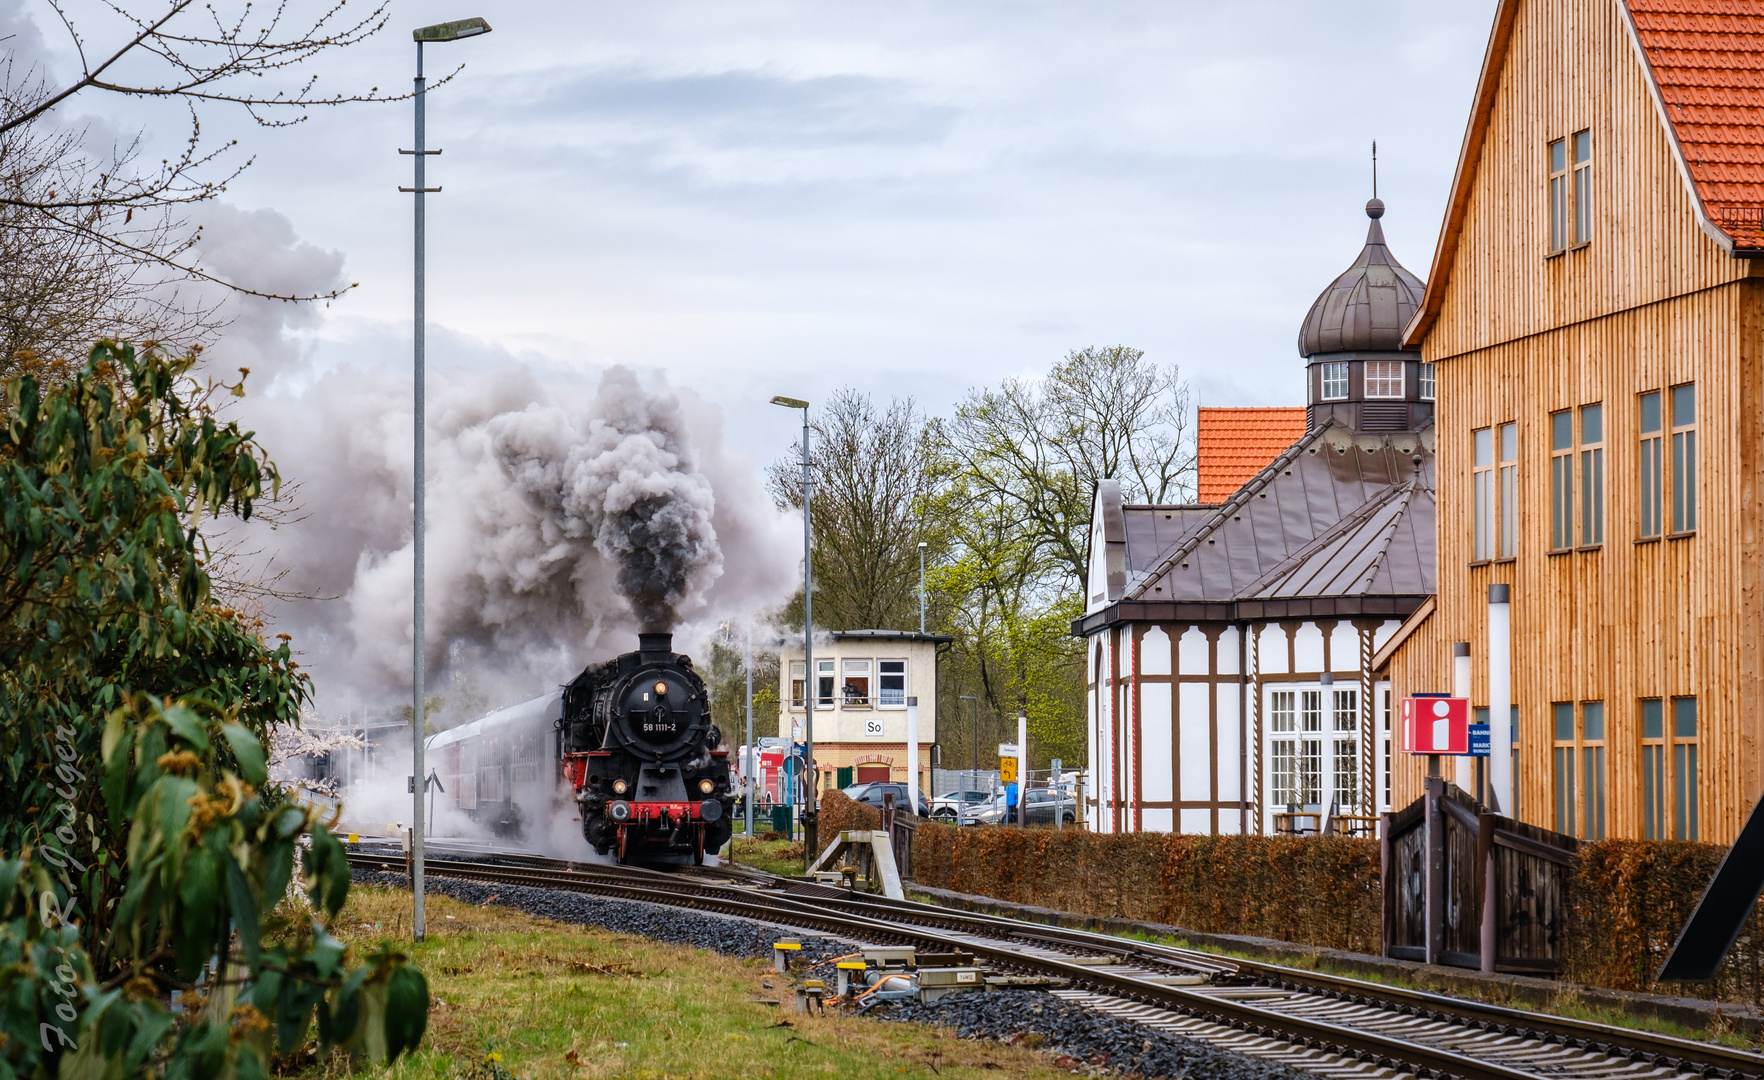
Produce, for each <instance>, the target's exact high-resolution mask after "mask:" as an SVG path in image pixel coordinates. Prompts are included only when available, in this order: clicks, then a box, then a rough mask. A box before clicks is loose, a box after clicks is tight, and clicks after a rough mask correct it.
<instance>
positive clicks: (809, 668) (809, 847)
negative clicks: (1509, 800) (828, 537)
mask: <svg viewBox="0 0 1764 1080" xmlns="http://www.w3.org/2000/svg"><path fill="white" fill-rule="evenodd" d="M814 490H815V481H814V476H813V474H812V473H811V472H810V466H809V412H808V407H807V406H806V405H805V406H803V410H802V659H803V674H804V675H805V676H806V677H807V678H808V680H809V683H808V686H807V687H805V689H806V690H807V693H805V694H804V695H803V701H802V704H803V712H802V742H803V748H802V765H803V778H804V780H805V781H806V783H805V789H806V791H807V794H806V795H805V796H804V798H803V803H802V811H801V812H802V832H803V837H804V839H805V840H806V841H807V842H806V843H805V844H804V845H803V851H804V852H805V854H804V856H803V857H804V858H806V859H809V860H813V859H814V858H815V855H816V854H817V852H816V851H815V842H816V841H817V840H818V839H819V837H818V836H816V835H815V833H814V829H813V826H814V814H815V805H816V800H817V799H818V797H819V795H820V792H819V791H818V790H817V789H818V788H819V787H820V775H819V774H818V773H817V772H816V771H815V693H816V691H817V690H819V688H820V687H819V682H820V680H819V679H818V678H816V675H815V615H814V610H815V609H814V604H815V576H814V567H815V564H814V549H813V546H812V544H811V538H812V537H813V535H814V533H813V529H812V527H811V525H810V523H809V500H810V499H811V498H812V497H813V496H814ZM834 677H835V679H837V678H838V675H837V673H835V676H834ZM834 690H835V691H837V690H838V687H837V686H835V687H834Z"/></svg>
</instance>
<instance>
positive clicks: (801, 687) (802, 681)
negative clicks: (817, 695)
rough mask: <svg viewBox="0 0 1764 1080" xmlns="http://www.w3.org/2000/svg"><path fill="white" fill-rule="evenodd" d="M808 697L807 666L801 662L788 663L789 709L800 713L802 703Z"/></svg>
mask: <svg viewBox="0 0 1764 1080" xmlns="http://www.w3.org/2000/svg"><path fill="white" fill-rule="evenodd" d="M807 695H808V664H807V663H806V662H804V661H802V660H792V661H790V708H791V709H793V710H795V711H797V712H801V711H802V707H803V701H804V699H805V698H806V697H807Z"/></svg>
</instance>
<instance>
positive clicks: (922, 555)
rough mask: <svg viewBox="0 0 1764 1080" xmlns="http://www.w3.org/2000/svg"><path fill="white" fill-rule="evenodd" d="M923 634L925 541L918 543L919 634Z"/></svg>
mask: <svg viewBox="0 0 1764 1080" xmlns="http://www.w3.org/2000/svg"><path fill="white" fill-rule="evenodd" d="M924 632H925V541H923V540H921V541H919V633H921V634H923V633H924Z"/></svg>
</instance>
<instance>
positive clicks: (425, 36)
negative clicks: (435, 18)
mask: <svg viewBox="0 0 1764 1080" xmlns="http://www.w3.org/2000/svg"><path fill="white" fill-rule="evenodd" d="M489 32H490V24H489V23H487V22H485V21H484V20H483V19H460V20H458V21H456V22H444V23H436V24H435V25H434V26H425V27H423V28H422V29H420V30H412V31H411V32H410V36H411V39H412V40H414V41H420V42H423V43H424V44H432V43H434V42H438V41H458V40H459V39H460V38H469V37H477V36H478V35H479V34H488V33H489Z"/></svg>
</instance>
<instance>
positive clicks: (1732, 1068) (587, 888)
mask: <svg viewBox="0 0 1764 1080" xmlns="http://www.w3.org/2000/svg"><path fill="white" fill-rule="evenodd" d="M350 863H351V864H352V865H354V866H356V867H359V868H362V869H370V870H391V871H395V872H402V871H403V869H404V858H403V856H402V854H400V853H398V852H396V851H392V852H384V853H382V852H373V851H356V852H351V853H350ZM425 865H426V869H427V873H429V874H431V875H437V876H446V877H459V878H466V879H470V880H475V881H480V882H499V883H505V884H510V885H531V886H538V887H543V888H554V889H569V890H572V891H578V892H584V893H590V894H595V895H601V896H610V897H617V898H621V899H627V900H638V901H646V902H649V903H657V904H665V905H669V906H674V907H682V908H688V909H692V910H697V911H704V912H710V913H715V914H722V915H734V916H739V917H743V918H750V919H755V920H759V921H763V922H767V923H772V924H777V925H783V926H787V927H791V928H793V929H799V930H804V931H809V932H815V933H822V934H827V935H831V936H835V937H840V938H845V939H848V940H859V941H863V942H865V943H871V944H910V945H915V946H917V947H920V948H924V949H928V950H933V951H951V950H959V951H963V952H968V953H972V954H974V955H975V956H977V957H979V958H981V959H983V960H984V961H985V963H986V964H987V966H989V967H991V968H994V969H998V970H1002V971H1006V972H1015V973H1022V974H1034V975H1053V976H1057V977H1060V978H1064V979H1066V980H1069V983H1070V989H1066V990H1058V991H1054V992H1055V993H1056V994H1058V995H1060V996H1061V997H1064V998H1066V999H1067V1000H1070V1001H1074V1002H1076V1003H1079V1004H1082V1005H1086V1006H1089V1007H1091V1008H1095V1009H1098V1010H1100V1011H1102V1012H1105V1013H1108V1014H1111V1015H1115V1016H1120V1017H1123V1018H1126V1019H1132V1020H1135V1021H1138V1022H1140V1023H1144V1024H1146V1025H1148V1026H1151V1027H1154V1028H1158V1029H1161V1030H1165V1031H1170V1032H1173V1033H1176V1034H1182V1035H1187V1036H1189V1037H1191V1038H1195V1039H1199V1040H1201V1041H1204V1042H1208V1043H1212V1044H1214V1045H1218V1046H1222V1047H1226V1048H1229V1049H1233V1050H1238V1051H1240V1052H1243V1053H1246V1054H1250V1055H1252V1056H1255V1057H1260V1058H1264V1059H1269V1060H1274V1061H1280V1062H1283V1063H1285V1064H1289V1065H1292V1066H1293V1067H1295V1068H1299V1069H1303V1070H1305V1071H1307V1072H1312V1073H1316V1074H1318V1075H1321V1076H1326V1077H1331V1078H1336V1077H1343V1078H1345V1077H1403V1076H1415V1077H1426V1078H1432V1077H1462V1078H1464V1080H1522V1078H1523V1080H1537V1078H1539V1077H1548V1078H1560V1080H1674V1078H1677V1077H1703V1078H1708V1080H1728V1078H1733V1080H1739V1078H1757V1080H1764V1056H1761V1055H1758V1054H1753V1053H1749V1052H1746V1051H1742V1050H1735V1049H1732V1048H1729V1047H1724V1046H1718V1045H1715V1044H1710V1043H1701V1042H1695V1041H1692V1040H1688V1039H1679V1038H1674V1037H1672V1036H1668V1035H1659V1034H1655V1033H1652V1032H1644V1031H1634V1030H1631V1029H1628V1028H1619V1027H1614V1026H1611V1025H1606V1024H1599V1023H1594V1022H1591V1021H1583V1020H1573V1019H1568V1018H1564V1017H1555V1016H1547V1015H1541V1014H1537V1013H1530V1012H1525V1011H1523V1010H1519V1009H1512V1008H1508V1007H1505V1006H1500V1005H1489V1004H1484V1003H1481V1002H1475V1001H1468V1000H1464V999H1460V998H1453V997H1447V996H1444V995H1440V994H1430V993H1426V992H1423V991H1416V990H1407V989H1403V988H1399V987H1391V986H1385V985H1383V984H1379V983H1370V982H1365V981H1362V980H1358V979H1351V978H1346V977H1343V976H1337V975H1328V974H1323V973H1319V972H1314V971H1303V970H1299V969H1295V968H1287V967H1282V966H1279V965H1273V964H1263V963H1254V962H1244V961H1237V960H1228V959H1225V958H1222V957H1219V956H1216V955H1213V954H1210V953H1204V952H1199V951H1197V950H1193V949H1182V948H1177V947H1175V946H1169V945H1161V944H1157V943H1153V942H1143V941H1135V940H1132V939H1125V938H1117V937H1112V936H1109V935H1106V934H1096V933H1091V932H1088V931H1083V930H1072V929H1067V928H1064V927H1055V926H1048V925H1044V924H1040V923H1032V922H1025V921H1021V920H1016V919H1008V918H1004V917H1001V916H993V915H982V914H974V913H969V912H961V911H955V910H952V909H949V908H940V907H937V906H935V905H931V904H921V903H916V902H912V901H904V902H903V901H889V900H883V899H880V898H876V897H871V896H867V895H863V894H854V893H848V892H845V891H843V890H839V889H835V888H831V887H828V886H823V885H817V884H812V883H808V882H801V881H795V880H792V879H785V878H776V877H773V876H772V875H769V874H762V873H759V872H757V871H749V870H743V869H739V868H712V867H683V868H679V869H675V870H669V871H661V870H647V869H636V868H631V867H611V866H595V865H590V864H581V863H567V862H562V861H559V860H552V859H545V858H541V857H538V856H511V857H499V858H497V859H495V860H490V859H485V858H482V857H473V858H448V857H442V858H431V859H429V860H427V861H426V863H425Z"/></svg>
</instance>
